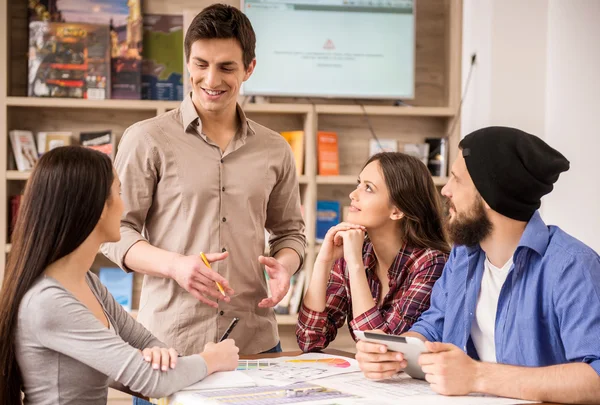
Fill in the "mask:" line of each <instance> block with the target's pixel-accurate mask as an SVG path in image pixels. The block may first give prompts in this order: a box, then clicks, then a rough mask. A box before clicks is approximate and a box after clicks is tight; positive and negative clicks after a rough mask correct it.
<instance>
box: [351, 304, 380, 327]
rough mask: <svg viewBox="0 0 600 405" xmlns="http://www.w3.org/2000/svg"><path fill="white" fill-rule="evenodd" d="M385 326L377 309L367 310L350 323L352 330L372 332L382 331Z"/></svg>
mask: <svg viewBox="0 0 600 405" xmlns="http://www.w3.org/2000/svg"><path fill="white" fill-rule="evenodd" d="M384 325H385V320H384V319H383V316H382V315H381V312H379V310H378V309H377V307H373V308H371V309H369V310H368V311H367V312H365V313H363V314H360V315H359V316H357V317H356V318H354V319H352V320H351V321H350V328H352V330H363V331H364V330H374V329H382V328H383V326H384Z"/></svg>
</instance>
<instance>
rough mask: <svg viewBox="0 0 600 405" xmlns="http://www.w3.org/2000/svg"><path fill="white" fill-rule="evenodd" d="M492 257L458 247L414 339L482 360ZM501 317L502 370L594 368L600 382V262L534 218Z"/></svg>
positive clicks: (509, 279)
mask: <svg viewBox="0 0 600 405" xmlns="http://www.w3.org/2000/svg"><path fill="white" fill-rule="evenodd" d="M484 260H485V253H484V252H483V250H481V248H480V247H479V246H474V247H465V246H456V247H454V248H453V249H452V252H451V253H450V259H449V260H448V262H447V263H446V267H445V268H444V271H443V273H442V277H441V278H440V279H439V280H438V281H437V282H436V284H435V285H434V287H433V291H432V293H431V307H430V308H429V310H427V311H426V312H425V313H423V314H422V315H421V317H420V318H419V320H418V321H417V323H415V324H414V325H413V327H412V328H411V331H413V332H418V333H420V334H421V335H423V336H425V338H427V340H430V341H436V342H445V343H452V344H454V345H456V346H458V347H460V348H462V349H463V350H464V351H465V352H466V353H467V354H469V356H471V357H473V358H475V359H478V356H477V353H476V351H475V347H474V345H473V343H472V340H471V338H470V334H471V323H472V322H473V318H474V315H475V307H476V305H477V298H478V295H479V290H480V287H481V278H482V275H483V270H484ZM513 261H514V264H513V266H512V268H511V269H510V271H509V274H508V277H507V278H506V282H505V283H504V285H503V286H502V289H501V291H500V297H499V299H498V310H497V313H496V329H495V331H496V332H495V343H496V359H497V362H498V363H503V364H511V365H517V366H529V367H542V366H550V365H555V364H562V363H568V362H585V363H588V364H590V365H591V366H592V367H593V368H594V370H595V371H596V372H597V373H598V374H599V375H600V258H599V257H598V254H597V253H596V252H594V251H593V250H592V249H591V248H590V247H588V246H586V245H585V244H583V243H582V242H580V241H578V240H577V239H575V238H573V237H572V236H570V235H568V234H567V233H565V232H564V231H562V230H561V229H560V228H558V227H555V226H546V224H545V223H544V221H542V219H541V217H540V215H539V213H537V212H536V213H535V214H534V215H533V217H532V218H531V220H530V221H529V223H528V224H527V226H526V228H525V232H524V233H523V236H522V237H521V240H520V242H519V245H518V247H517V249H516V251H515V253H514V255H513Z"/></svg>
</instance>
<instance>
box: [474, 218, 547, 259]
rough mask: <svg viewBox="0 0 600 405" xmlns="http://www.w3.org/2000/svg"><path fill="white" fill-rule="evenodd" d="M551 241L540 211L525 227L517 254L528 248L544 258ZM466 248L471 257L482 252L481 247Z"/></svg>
mask: <svg viewBox="0 0 600 405" xmlns="http://www.w3.org/2000/svg"><path fill="white" fill-rule="evenodd" d="M549 241H550V231H549V230H548V227H547V226H546V224H545V223H544V221H543V220H542V217H541V215H540V213H539V211H536V212H535V213H534V214H533V216H532V217H531V219H530V220H529V222H528V223H527V225H526V226H525V231H524V232H523V235H521V239H520V240H519V244H518V245H517V249H516V250H515V252H516V251H519V250H521V249H522V248H526V249H531V250H533V251H535V252H537V253H538V254H539V255H540V256H543V255H544V254H545V253H546V248H547V247H548V243H549ZM466 248H467V252H468V254H469V255H471V254H474V253H479V252H481V250H482V249H481V246H480V245H475V246H466Z"/></svg>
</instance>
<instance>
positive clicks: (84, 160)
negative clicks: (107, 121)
mask: <svg viewBox="0 0 600 405" xmlns="http://www.w3.org/2000/svg"><path fill="white" fill-rule="evenodd" d="M113 179H114V174H113V169H112V163H111V160H110V158H109V157H108V156H107V155H105V154H103V153H100V152H96V151H94V150H91V149H85V148H83V147H78V146H67V147H61V148H56V149H53V150H51V151H50V152H47V153H46V154H44V155H43V156H42V157H41V158H40V160H39V162H38V163H37V165H36V166H35V168H34V169H33V172H32V173H31V177H30V179H29V181H28V182H27V185H26V186H25V194H24V196H23V199H22V202H21V207H20V209H19V215H18V217H17V222H16V226H15V230H14V234H13V237H12V250H11V252H10V254H9V257H8V264H7V268H6V274H5V278H4V283H3V285H2V290H1V292H0V342H2V344H1V345H0V374H2V375H1V378H0V403H1V404H3V405H4V404H8V405H12V404H20V403H21V385H22V381H21V375H20V372H19V367H18V364H17V360H16V356H15V354H16V353H15V334H16V329H17V327H18V314H19V305H20V304H21V300H22V299H23V296H24V295H25V293H26V292H27V291H28V290H29V289H30V288H31V286H32V285H33V283H34V282H35V281H36V280H37V279H38V278H39V277H40V275H41V274H42V273H43V272H44V270H45V269H46V267H48V265H50V264H51V263H53V262H55V261H57V260H58V259H60V258H62V257H64V256H66V255H68V254H69V253H71V252H73V251H74V250H75V249H76V248H77V247H78V246H79V245H81V244H82V243H83V241H85V239H86V238H87V237H88V236H89V235H90V234H91V233H92V231H93V230H94V228H95V227H96V224H97V223H98V220H99V219H100V215H101V214H102V210H103V209H104V204H105V203H106V201H107V199H108V198H109V196H110V188H111V185H112V182H113Z"/></svg>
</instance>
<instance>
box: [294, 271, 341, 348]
mask: <svg viewBox="0 0 600 405" xmlns="http://www.w3.org/2000/svg"><path fill="white" fill-rule="evenodd" d="M342 263H343V260H342V259H340V260H338V261H337V262H336V263H335V264H334V266H333V269H332V270H331V275H330V276H329V282H328V284H327V293H326V295H327V302H326V304H325V311H323V312H317V311H313V310H311V309H309V308H307V307H306V306H305V305H304V303H303V304H302V306H301V308H300V312H299V314H298V323H297V325H296V339H297V341H298V346H299V347H300V349H301V350H302V351H303V352H311V351H317V350H322V349H324V348H326V347H327V346H328V345H329V343H330V342H331V341H333V340H334V339H335V337H336V336H337V331H338V329H339V328H341V327H342V326H343V325H344V322H345V320H346V314H347V313H348V294H347V290H346V286H345V283H344V270H343V264H342Z"/></svg>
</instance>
